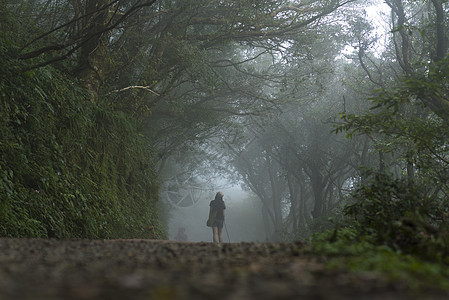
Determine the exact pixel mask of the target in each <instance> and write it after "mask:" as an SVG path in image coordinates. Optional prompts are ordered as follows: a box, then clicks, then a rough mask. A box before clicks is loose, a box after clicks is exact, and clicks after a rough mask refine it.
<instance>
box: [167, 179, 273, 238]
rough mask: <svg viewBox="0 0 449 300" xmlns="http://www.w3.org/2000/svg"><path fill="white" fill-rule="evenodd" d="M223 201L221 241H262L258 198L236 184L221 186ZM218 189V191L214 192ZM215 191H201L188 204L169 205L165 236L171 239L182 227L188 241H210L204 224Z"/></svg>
mask: <svg viewBox="0 0 449 300" xmlns="http://www.w3.org/2000/svg"><path fill="white" fill-rule="evenodd" d="M219 191H221V192H222V193H223V194H224V198H223V200H224V201H225V204H226V210H225V220H226V221H225V225H226V226H225V227H224V228H223V242H262V241H265V240H266V236H265V234H264V231H263V222H262V217H261V209H262V208H261V205H260V201H258V200H257V198H256V197H255V196H254V195H253V194H252V193H250V192H246V191H243V190H242V189H241V187H240V186H237V185H231V186H227V187H226V186H225V187H222V188H221V189H220V190H219ZM216 192H218V190H217V191H216ZM216 192H208V193H205V195H204V196H202V197H201V199H198V201H196V202H195V204H193V205H191V206H188V207H179V206H178V207H172V208H171V209H170V212H169V221H168V232H169V239H171V240H174V239H175V236H176V235H177V234H178V230H179V228H185V233H186V235H187V239H188V241H191V242H210V241H212V229H211V228H209V227H207V226H206V220H207V218H208V214H209V203H210V201H212V200H213V199H214V197H215V193H216Z"/></svg>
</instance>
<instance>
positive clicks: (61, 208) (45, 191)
mask: <svg viewBox="0 0 449 300" xmlns="http://www.w3.org/2000/svg"><path fill="white" fill-rule="evenodd" d="M11 23H12V22H11ZM5 24H7V23H5V22H4V23H3V25H5ZM14 43H15V40H14V36H12V35H11V34H9V35H8V34H7V31H3V33H2V34H0V66H1V67H0V68H1V72H0V133H1V134H0V236H2V237H54V238H165V237H166V234H165V229H164V227H163V225H162V222H161V220H160V219H161V218H160V215H159V210H158V202H157V200H158V181H157V176H156V174H155V171H154V163H153V160H154V151H153V150H152V148H151V141H149V140H148V139H147V138H146V137H144V136H143V135H142V134H141V133H140V125H139V123H138V122H137V121H136V120H135V119H133V118H132V117H130V116H128V115H126V114H125V113H123V112H120V111H118V110H116V109H114V107H111V106H106V105H104V103H103V101H102V100H101V99H100V100H99V101H98V102H97V103H92V102H91V101H89V100H87V99H89V97H87V96H86V94H85V93H84V91H83V90H82V89H81V88H80V87H79V84H78V83H77V82H76V80H74V79H73V78H71V77H69V76H67V75H66V74H65V73H64V72H60V71H58V69H56V68H55V67H43V68H39V69H35V70H31V71H27V72H23V71H22V70H23V69H24V67H26V66H25V65H24V63H23V62H21V61H19V60H16V59H13V58H12V57H13V55H11V54H12V53H14V51H15V45H14Z"/></svg>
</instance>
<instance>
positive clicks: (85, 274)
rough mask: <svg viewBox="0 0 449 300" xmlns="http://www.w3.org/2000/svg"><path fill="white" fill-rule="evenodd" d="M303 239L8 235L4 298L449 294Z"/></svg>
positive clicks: (2, 249)
mask: <svg viewBox="0 0 449 300" xmlns="http://www.w3.org/2000/svg"><path fill="white" fill-rule="evenodd" d="M301 247H303V245H302V244H301V243H284V244H282V243H276V244H272V243H231V244H222V245H216V244H213V243H205V242H200V243H188V242H187V243H181V242H171V241H157V240H55V239H8V238H2V239H0V299H1V300H12V299H14V300H16V299H17V300H28V299H30V300H31V299H32V300H41V299H42V300H44V299H45V300H54V299H61V300H62V299H64V300H71V299H89V300H90V299H105V300H116V299H117V300H118V299H137V300H140V299H142V300H143V299H145V300H152V299H155V300H169V299H195V300H197V299H198V300H201V299H218V300H220V299H226V300H228V299H229V300H240V299H241V300H246V299H258V300H268V299H273V300H278V299H361V300H363V299H368V300H371V299H375V300H377V299H381V300H389V299H392V300H393V299H394V300H396V299H407V300H408V299H449V295H438V294H437V295H435V294H432V295H424V294H418V295H417V294H414V293H413V291H410V290H407V289H405V288H404V287H401V285H400V284H396V285H393V284H391V283H388V282H387V281H386V280H383V279H382V278H380V277H379V276H376V275H373V274H366V275H363V276H360V275H357V276H356V275H354V274H351V273H342V272H339V273H336V272H332V271H329V270H327V269H326V268H325V267H324V264H323V262H322V259H320V257H318V256H313V255H304V254H302V252H301V251H300V249H301Z"/></svg>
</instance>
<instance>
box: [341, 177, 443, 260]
mask: <svg viewBox="0 0 449 300" xmlns="http://www.w3.org/2000/svg"><path fill="white" fill-rule="evenodd" d="M352 197H353V199H354V203H353V204H351V205H348V206H347V207H346V208H345V210H344V212H345V214H346V215H347V216H350V217H352V218H353V219H354V221H355V222H356V224H357V228H358V230H359V231H360V232H361V233H363V234H367V235H370V236H372V237H373V238H374V239H375V241H376V242H377V243H379V244H386V245H388V246H389V247H391V248H393V249H396V250H400V251H403V252H405V253H412V254H416V255H420V256H422V257H426V258H429V259H446V260H447V258H445V257H447V254H449V248H448V243H449V236H448V233H449V232H448V230H447V225H446V216H447V215H448V213H449V206H448V204H447V203H446V202H445V201H444V200H442V199H440V198H438V197H436V195H433V196H429V195H428V191H427V189H426V187H425V185H424V184H419V183H417V182H414V183H413V184H411V182H409V181H407V180H404V179H395V178H393V177H392V176H388V175H385V174H380V173H378V174H374V177H373V179H372V180H371V181H370V183H369V184H364V185H361V186H360V187H359V188H358V189H357V190H355V191H354V193H353V194H352ZM447 262H448V263H449V261H447Z"/></svg>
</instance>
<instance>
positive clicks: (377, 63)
mask: <svg viewBox="0 0 449 300" xmlns="http://www.w3.org/2000/svg"><path fill="white" fill-rule="evenodd" d="M376 7H377V8H382V9H380V10H379V11H378V13H373V10H374V8H376ZM0 11H1V14H0V29H1V30H0V62H1V64H0V65H1V69H2V70H1V73H0V76H1V81H0V99H1V107H0V234H1V236H4V237H56V238H64V237H85V238H117V237H128V238H130V237H139V238H160V239H164V238H166V237H167V233H166V218H167V216H166V212H164V211H163V210H161V209H160V207H161V206H164V202H167V199H166V197H162V196H160V195H164V193H167V192H176V190H177V189H179V182H183V183H189V184H190V185H191V186H201V185H205V184H207V180H205V179H204V178H206V179H207V178H209V179H210V178H213V177H214V176H218V177H221V178H227V180H229V181H234V182H239V183H241V184H242V185H244V187H245V189H247V190H248V191H251V193H253V194H254V195H255V196H256V197H257V199H258V201H260V203H261V205H260V207H261V212H260V213H261V215H262V217H263V224H264V230H265V234H266V236H267V239H268V240H272V241H292V240H296V239H302V238H305V237H308V236H310V235H311V234H313V233H315V232H320V231H323V230H327V229H332V228H334V227H335V225H337V226H351V227H353V228H355V229H356V230H357V232H362V233H365V234H370V235H373V236H375V239H376V241H377V242H378V243H382V244H388V245H390V246H392V247H396V248H400V249H402V250H404V251H411V252H412V251H421V252H426V251H437V252H438V253H446V254H447V252H448V247H447V243H449V237H448V234H449V232H448V228H449V227H448V226H447V224H448V223H447V221H448V220H447V218H449V206H448V204H449V202H448V200H449V199H448V193H449V186H448V182H449V168H448V167H449V149H448V142H449V126H448V121H449V77H448V76H449V56H448V45H449V37H448V35H449V34H448V32H449V30H448V22H449V18H448V16H449V5H448V2H447V1H444V0H428V1H425V0H416V1H407V0H384V1H365V0H364V1H357V0H346V1H345V0H326V1H321V0H320V1H318V0H298V1H294V0H292V1H288V0H275V1H271V0H270V1H269V0H244V1H242V0H226V1H220V0H212V1H211V0H207V1H206V0H152V1H148V0H126V1H125V0H57V1H56V0H14V1H8V0H2V1H0ZM189 195H190V197H192V198H194V194H192V193H190V194H189ZM184 200H186V199H184V198H183V199H181V200H179V202H177V203H176V204H177V205H181V204H180V203H181V202H180V201H184ZM187 200H188V201H192V203H193V202H195V199H187ZM187 200H186V201H187ZM429 245H433V248H432V249H433V250H429V249H430V248H429V247H430V246H429ZM435 249H436V250H435ZM426 253H427V252H426Z"/></svg>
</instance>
